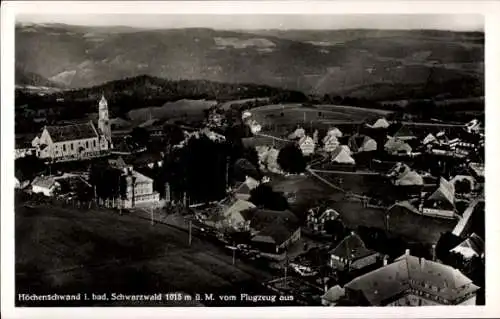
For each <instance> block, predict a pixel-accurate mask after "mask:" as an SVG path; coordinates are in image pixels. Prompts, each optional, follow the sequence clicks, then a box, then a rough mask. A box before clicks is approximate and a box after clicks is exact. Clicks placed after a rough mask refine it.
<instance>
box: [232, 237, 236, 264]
mask: <svg viewBox="0 0 500 319" xmlns="http://www.w3.org/2000/svg"><path fill="white" fill-rule="evenodd" d="M235 257H236V246H235V243H234V241H233V266H234V261H235Z"/></svg>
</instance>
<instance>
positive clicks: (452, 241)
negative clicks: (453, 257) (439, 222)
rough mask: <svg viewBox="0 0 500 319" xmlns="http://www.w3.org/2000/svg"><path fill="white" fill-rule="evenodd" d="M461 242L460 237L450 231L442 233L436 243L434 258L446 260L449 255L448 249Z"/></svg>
mask: <svg viewBox="0 0 500 319" xmlns="http://www.w3.org/2000/svg"><path fill="white" fill-rule="evenodd" d="M461 242H462V239H461V238H460V237H458V236H456V235H454V234H453V233H451V232H445V233H442V234H441V236H440V237H439V240H438V241H437V243H436V258H437V259H440V260H447V259H448V258H449V255H450V250H451V249H453V248H455V247H456V246H457V245H459V244H460V243H461Z"/></svg>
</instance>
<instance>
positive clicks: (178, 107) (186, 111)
mask: <svg viewBox="0 0 500 319" xmlns="http://www.w3.org/2000/svg"><path fill="white" fill-rule="evenodd" d="M215 104H217V102H216V101H207V100H188V99H182V100H179V101H175V102H167V103H165V104H164V105H163V106H158V107H146V108H140V109H135V110H132V111H130V112H128V117H129V118H130V119H131V120H132V121H134V122H144V121H147V120H149V119H150V116H151V118H154V119H159V120H166V119H171V118H184V117H189V118H190V119H192V118H193V117H197V118H203V117H204V114H203V111H204V110H206V109H208V108H210V107H211V106H213V105H215Z"/></svg>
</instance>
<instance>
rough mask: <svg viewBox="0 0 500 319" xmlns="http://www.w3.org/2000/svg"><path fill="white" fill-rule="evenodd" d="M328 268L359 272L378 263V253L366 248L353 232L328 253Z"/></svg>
mask: <svg viewBox="0 0 500 319" xmlns="http://www.w3.org/2000/svg"><path fill="white" fill-rule="evenodd" d="M329 254H330V267H331V268H333V269H336V270H340V271H344V270H347V271H351V270H359V269H362V268H365V267H368V266H370V265H373V264H375V263H376V262H377V261H378V258H379V253H377V252H375V251H373V250H370V249H368V248H366V246H365V243H364V242H363V240H362V239H361V238H360V237H359V236H358V235H357V234H355V233H354V232H352V233H351V234H350V235H349V236H347V237H346V238H344V239H343V240H342V241H341V242H340V243H339V244H338V245H337V247H335V248H334V249H332V250H331V251H330V252H329Z"/></svg>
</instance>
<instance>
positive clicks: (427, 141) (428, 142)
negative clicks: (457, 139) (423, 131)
mask: <svg viewBox="0 0 500 319" xmlns="http://www.w3.org/2000/svg"><path fill="white" fill-rule="evenodd" d="M436 143H439V142H438V140H437V138H436V137H435V136H434V135H433V134H432V133H429V134H427V136H426V137H425V138H424V140H423V141H422V144H423V145H432V144H436Z"/></svg>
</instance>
